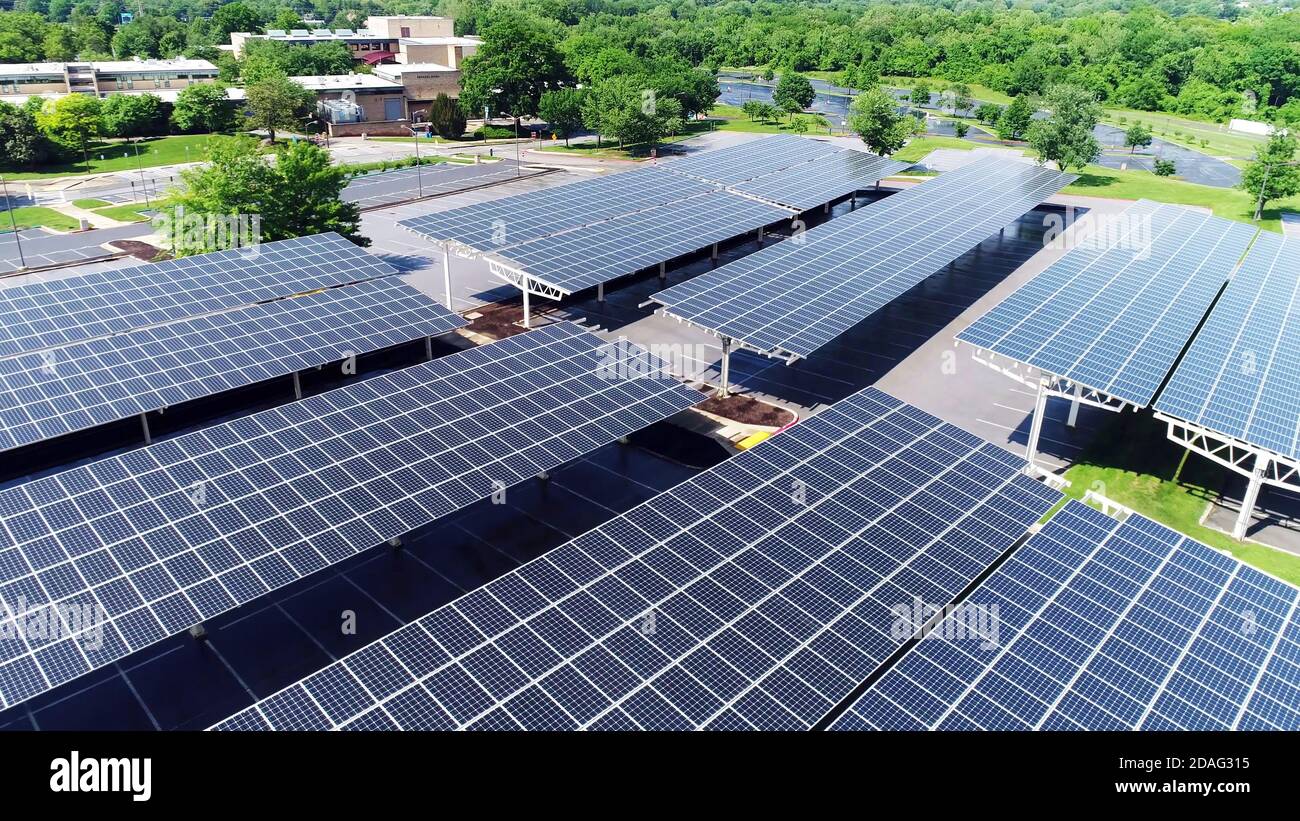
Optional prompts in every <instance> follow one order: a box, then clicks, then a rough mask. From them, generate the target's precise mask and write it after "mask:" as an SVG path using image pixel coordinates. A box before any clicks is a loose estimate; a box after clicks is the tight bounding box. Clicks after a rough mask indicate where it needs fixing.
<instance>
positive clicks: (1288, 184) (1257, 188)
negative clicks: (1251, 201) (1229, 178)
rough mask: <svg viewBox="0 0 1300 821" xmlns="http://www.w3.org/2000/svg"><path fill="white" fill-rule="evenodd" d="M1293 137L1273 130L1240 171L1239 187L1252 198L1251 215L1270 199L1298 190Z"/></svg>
mask: <svg viewBox="0 0 1300 821" xmlns="http://www.w3.org/2000/svg"><path fill="white" fill-rule="evenodd" d="M1295 155H1296V139H1295V137H1292V136H1290V135H1289V134H1286V133H1283V132H1281V131H1277V132H1274V133H1273V136H1271V137H1269V139H1268V142H1266V143H1265V144H1264V145H1263V147H1261V148H1259V149H1257V150H1256V151H1255V158H1254V160H1253V161H1252V162H1251V163H1250V164H1249V165H1247V166H1246V169H1245V170H1244V171H1243V172H1242V174H1241V187H1242V189H1243V190H1245V191H1247V192H1248V193H1249V194H1250V195H1251V196H1252V197H1254V198H1255V203H1256V206H1255V219H1259V218H1260V216H1261V215H1262V212H1263V210H1264V207H1265V206H1267V205H1268V203H1270V202H1272V201H1273V200H1278V199H1282V198H1283V197H1291V196H1294V195H1296V194H1300V167H1297V166H1296V164H1295Z"/></svg>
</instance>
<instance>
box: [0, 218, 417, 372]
mask: <svg viewBox="0 0 1300 821" xmlns="http://www.w3.org/2000/svg"><path fill="white" fill-rule="evenodd" d="M395 273H397V269H395V268H393V267H392V266H391V265H389V264H387V263H386V262H384V261H383V260H381V259H379V258H378V257H376V256H373V255H371V254H368V253H366V252H365V251H364V250H363V249H361V248H359V247H357V246H356V245H353V244H352V243H351V242H348V241H347V240H346V239H344V238H343V237H341V236H339V235H338V234H334V233H329V234H320V235H318V236H314V237H301V238H298V239H287V240H281V241H279V242H268V243H265V244H263V245H255V246H249V247H247V248H241V249H236V250H232V251H218V252H216V253H213V254H201V255H199V256H193V257H183V258H181V259H175V260H168V261H166V262H153V263H149V264H148V265H140V266H136V267H134V268H123V269H120V270H116V271H101V272H98V273H93V274H85V275H83V276H78V277H68V278H65V279H52V280H47V281H43V282H33V283H30V284H26V285H19V286H17V287H13V288H0V356H12V355H14V354H18V353H23V352H25V351H34V350H39V349H41V348H50V347H54V346H58V345H66V344H68V343H69V342H77V341H80V340H83V339H93V338H95V337H100V336H107V335H109V334H114V333H121V332H122V331H127V330H130V329H132V328H139V327H142V326H145V325H154V324H157V323H160V322H170V321H172V320H176V319H184V318H186V317H190V316H197V315H199V314H204V313H209V312H212V311H219V310H223V309H225V308H234V307H237V306H240V305H249V304H251V303H254V302H261V301H263V300H267V299H276V298H278V297H284V296H292V295H293V294H300V293H306V292H308V291H314V290H316V289H318V288H328V287H331V286H334V285H342V284H345V283H349V282H361V281H363V280H367V279H374V278H376V277H382V276H388V275H390V274H395Z"/></svg>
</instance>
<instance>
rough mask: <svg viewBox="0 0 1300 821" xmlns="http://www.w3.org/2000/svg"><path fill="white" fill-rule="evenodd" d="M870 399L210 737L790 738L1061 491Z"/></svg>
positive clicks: (930, 422)
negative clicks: (338, 731) (486, 732)
mask: <svg viewBox="0 0 1300 821" xmlns="http://www.w3.org/2000/svg"><path fill="white" fill-rule="evenodd" d="M1022 466H1023V463H1022V462H1021V461H1020V460H1019V459H1018V458H1016V457H1014V456H1012V455H1011V454H1009V453H1007V452H1005V451H1003V450H1000V449H999V448H996V447H994V446H993V445H990V444H987V443H983V442H981V441H980V440H979V439H977V438H976V437H974V436H972V435H971V434H969V433H966V432H964V431H962V430H960V429H958V428H955V427H953V426H951V425H947V424H945V423H943V422H941V421H939V420H938V419H936V418H934V417H933V416H930V415H928V414H926V413H924V412H922V411H920V410H917V409H916V408H914V407H911V406H909V405H906V404H904V403H902V402H900V401H898V400H897V399H894V398H893V397H891V396H888V395H887V394H884V393H881V392H880V391H877V390H875V389H872V388H869V389H867V390H865V391H862V392H860V393H858V394H855V395H854V396H852V397H850V398H848V399H845V400H843V401H841V402H839V403H837V404H836V405H834V406H832V407H830V408H829V409H827V410H824V411H822V412H821V413H819V414H817V415H816V416H814V417H812V418H810V419H808V420H805V421H802V422H800V423H799V424H798V425H795V426H794V427H792V428H790V429H789V430H786V431H783V432H782V433H780V434H778V435H777V436H774V437H772V438H771V439H769V440H767V441H766V442H763V443H762V444H760V445H758V446H757V447H755V448H753V449H751V450H749V451H746V452H744V453H742V454H740V455H738V456H735V457H732V458H731V459H729V460H727V461H726V462H723V463H722V464H721V465H718V466H717V467H714V468H712V469H711V470H709V471H706V472H705V473H702V474H699V475H697V476H695V477H694V478H692V479H690V480H688V481H687V482H685V483H683V484H682V485H680V486H678V487H677V488H675V489H673V490H671V491H668V492H666V493H662V494H660V495H659V496H657V497H655V498H653V499H651V500H650V501H648V502H646V503H644V504H642V505H640V506H638V507H636V508H634V509H632V510H630V511H628V512H627V513H625V514H623V515H621V516H619V517H617V518H616V519H613V520H612V521H610V522H607V523H606V524H604V525H602V526H600V527H599V528H597V529H595V530H593V531H591V532H589V533H587V534H586V535H584V536H581V537H579V538H577V539H575V540H573V541H571V542H569V543H568V544H566V545H563V546H561V547H558V548H556V549H555V550H552V551H550V552H549V553H547V554H545V555H544V556H542V557H540V558H538V559H535V560H533V561H532V562H529V563H528V564H526V565H523V566H521V567H519V568H518V569H516V570H514V571H512V572H510V573H508V574H506V575H504V576H502V577H501V578H498V579H497V580H495V581H493V582H491V583H489V584H488V585H486V586H484V587H482V588H480V589H478V590H475V591H473V592H471V593H469V594H467V595H466V596H463V597H461V598H460V599H458V600H457V601H455V602H452V603H451V604H449V605H446V606H444V607H442V608H439V609H438V610H435V611H434V612H432V613H430V614H429V615H427V616H425V617H424V618H422V619H420V620H418V621H416V622H413V623H411V624H408V625H406V626H405V627H403V628H401V629H399V630H397V631H396V632H394V633H392V634H390V635H388V636H387V637H385V638H383V639H380V640H379V641H377V642H374V643H373V644H370V645H369V646H367V647H365V648H363V649H361V650H359V651H357V652H356V653H353V654H352V655H350V656H348V657H346V658H344V659H342V660H340V661H338V662H336V663H335V664H333V665H331V666H329V667H327V668H325V669H324V670H322V671H320V672H318V673H316V674H315V675H313V676H310V677H308V678H307V679H305V680H303V681H302V682H299V683H297V684H294V685H292V686H291V687H289V688H287V689H285V690H282V691H281V692H279V693H276V694H274V695H272V696H270V697H269V698H267V699H265V700H263V701H261V702H259V703H258V704H255V705H253V706H252V707H250V708H248V709H247V710H245V711H243V712H242V713H240V714H238V715H236V716H234V717H232V718H231V719H228V720H227V721H224V722H222V723H221V724H219V725H217V726H218V728H221V729H254V728H263V729H265V728H274V729H281V730H288V729H328V728H336V727H345V728H348V729H374V728H379V727H383V728H402V729H451V728H457V727H469V728H476V729H518V728H521V727H522V728H527V729H576V728H579V727H582V728H591V729H608V728H628V729H634V728H644V729H689V728H694V727H708V728H717V729H729V728H740V727H744V728H751V727H757V728H759V729H794V728H807V727H809V726H811V725H812V724H813V723H814V722H816V721H817V720H818V719H819V718H820V717H821V716H822V715H824V714H825V713H826V712H827V711H829V710H830V708H831V707H832V706H833V705H834V704H835V703H836V702H837V701H839V700H840V699H842V698H844V697H845V696H847V695H848V694H849V693H850V692H851V691H852V689H853V688H854V687H855V686H856V684H857V683H858V682H859V681H861V680H862V679H863V678H864V677H865V676H866V675H868V674H869V673H870V672H871V671H872V670H874V669H875V668H876V667H877V666H878V665H879V664H880V663H881V662H883V661H884V660H885V659H886V658H887V657H888V656H889V655H890V654H891V653H892V652H893V651H894V650H895V649H896V648H897V647H898V646H900V644H901V643H902V641H903V639H904V638H905V637H906V635H908V634H910V632H909V631H906V630H904V631H901V632H899V631H896V630H895V625H896V624H897V622H898V618H899V616H898V613H897V612H895V610H894V609H893V608H894V607H895V606H898V605H904V606H908V607H910V606H911V605H912V604H913V602H914V600H915V599H917V598H919V599H920V600H922V601H925V602H937V603H938V604H939V606H942V605H943V604H945V603H947V602H948V601H949V600H950V599H951V598H952V597H953V595H954V594H956V593H957V591H959V590H961V589H962V588H964V587H966V586H967V585H968V584H969V583H970V582H971V580H973V579H974V578H975V577H976V576H977V575H978V574H979V573H980V572H981V571H982V570H983V569H985V568H987V567H988V566H989V564H990V563H992V562H993V561H994V560H995V559H997V558H998V557H999V556H1000V555H1001V554H1002V553H1003V552H1004V551H1006V550H1007V549H1008V548H1009V547H1010V546H1011V545H1012V544H1013V543H1014V542H1015V541H1016V540H1017V539H1019V538H1020V537H1021V536H1022V535H1023V534H1024V532H1025V530H1026V529H1027V528H1028V527H1029V526H1030V525H1031V524H1032V523H1033V522H1035V521H1037V520H1038V518H1040V517H1041V516H1042V515H1043V514H1044V513H1045V512H1046V511H1047V510H1048V509H1049V508H1050V507H1051V506H1052V505H1053V504H1054V503H1055V502H1056V500H1057V499H1058V498H1059V494H1058V493H1056V491H1054V490H1051V489H1050V488H1048V487H1046V486H1044V485H1042V484H1040V483H1038V482H1035V481H1033V480H1030V479H1028V478H1027V477H1025V476H1024V475H1022V473H1021V467H1022Z"/></svg>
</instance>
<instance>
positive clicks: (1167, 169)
mask: <svg viewBox="0 0 1300 821" xmlns="http://www.w3.org/2000/svg"><path fill="white" fill-rule="evenodd" d="M1151 170H1152V173H1154V174H1155V175H1156V176H1157V177H1172V176H1173V175H1174V174H1176V173H1178V167H1177V166H1176V165H1174V161H1173V160H1165V159H1158V160H1156V162H1155V167H1154V168H1152V169H1151Z"/></svg>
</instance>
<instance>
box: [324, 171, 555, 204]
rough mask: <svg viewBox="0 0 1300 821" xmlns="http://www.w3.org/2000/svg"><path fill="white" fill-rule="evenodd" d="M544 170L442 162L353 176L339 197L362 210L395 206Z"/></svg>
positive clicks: (531, 175)
mask: <svg viewBox="0 0 1300 821" xmlns="http://www.w3.org/2000/svg"><path fill="white" fill-rule="evenodd" d="M540 173H544V169H539V168H522V167H520V165H519V164H518V163H516V162H515V161H514V160H499V161H497V162H478V163H458V162H439V163H433V164H432V165H422V166H418V167H416V168H399V169H396V170H393V171H381V172H378V173H371V174H363V175H361V176H359V177H353V178H352V179H351V180H350V181H349V182H348V185H347V187H346V188H344V189H343V193H342V195H341V196H340V199H342V200H343V201H344V202H355V203H356V204H357V205H359V206H361V208H363V209H373V208H379V207H382V206H384V205H396V204H398V203H403V202H408V201H410V200H413V199H417V198H421V197H438V196H443V195H445V194H454V193H457V192H459V191H468V190H471V189H474V188H483V187H485V186H488V185H496V184H497V183H503V182H510V181H511V180H517V179H523V178H526V177H534V176H536V175H538V174H540Z"/></svg>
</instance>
